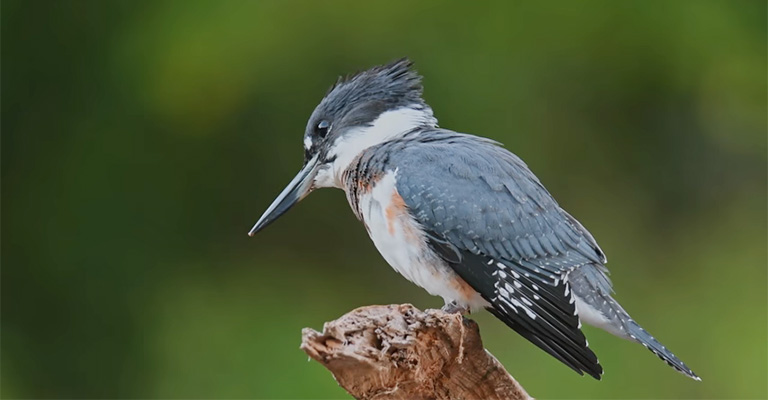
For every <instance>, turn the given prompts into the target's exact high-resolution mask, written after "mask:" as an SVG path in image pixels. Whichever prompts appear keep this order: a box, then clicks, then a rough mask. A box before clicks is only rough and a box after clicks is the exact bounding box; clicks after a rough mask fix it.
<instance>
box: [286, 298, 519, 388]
mask: <svg viewBox="0 0 768 400" xmlns="http://www.w3.org/2000/svg"><path fill="white" fill-rule="evenodd" d="M301 349H302V350H304V351H305V352H306V353H307V354H309V356H310V357H312V358H314V359H315V360H317V361H318V362H320V363H321V364H323V365H324V366H325V367H326V368H328V370H330V371H331V373H332V374H333V376H334V377H335V378H336V381H337V382H338V383H339V385H341V387H343V388H344V389H345V390H346V391H347V392H349V393H350V394H351V395H352V396H354V397H355V398H357V399H377V400H384V399H425V400H426V399H467V400H469V399H484V400H485V399H530V397H529V396H528V394H527V393H526V392H525V390H523V388H522V387H521V386H520V385H519V384H518V383H517V381H515V379H514V378H513V377H512V376H511V375H510V374H509V373H508V372H507V371H506V370H505V369H504V366H502V365H501V363H499V361H498V360H496V358H495V357H493V355H491V353H489V352H487V351H486V350H485V349H484V348H483V343H482V340H481V339H480V330H479V329H478V327H477V324H476V323H475V322H474V321H472V320H470V319H466V318H463V317H461V316H460V315H458V314H448V313H445V312H443V311H440V310H426V311H420V310H418V309H417V308H416V307H414V306H412V305H410V304H401V305H387V306H367V307H361V308H358V309H356V310H353V311H351V312H349V313H347V314H345V315H343V316H342V317H341V318H339V319H337V320H335V321H331V322H326V323H325V325H324V326H323V332H322V333H320V332H317V331H314V330H312V329H309V328H304V329H303V330H302V342H301Z"/></svg>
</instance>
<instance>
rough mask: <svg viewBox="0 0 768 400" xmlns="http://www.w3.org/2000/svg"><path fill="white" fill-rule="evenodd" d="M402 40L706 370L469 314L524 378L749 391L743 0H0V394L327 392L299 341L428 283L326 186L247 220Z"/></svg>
mask: <svg viewBox="0 0 768 400" xmlns="http://www.w3.org/2000/svg"><path fill="white" fill-rule="evenodd" d="M402 56H409V57H411V58H412V59H413V60H414V61H415V63H416V65H417V67H418V69H419V70H420V72H421V73H422V74H423V75H424V76H425V78H424V84H425V87H426V91H425V98H426V99H427V101H428V102H429V103H430V104H431V105H432V106H433V108H434V110H435V113H436V116H437V117H438V118H439V120H440V123H441V126H444V127H448V128H451V129H454V130H458V131H464V132H470V133H476V134H479V135H483V136H488V137H491V138H493V139H496V140H498V141H501V142H503V143H505V144H506V146H507V147H508V148H509V149H511V150H512V151H514V152H515V153H517V154H518V155H520V156H521V157H522V158H523V159H525V160H526V161H527V162H528V164H529V165H530V167H531V168H532V169H533V170H534V172H536V173H537V174H538V176H539V177H540V178H541V180H542V181H543V182H544V183H545V184H546V185H547V187H548V188H549V190H550V191H551V192H552V193H553V194H554V195H555V196H556V198H557V199H558V200H559V201H560V203H561V204H562V205H563V206H564V207H565V208H566V209H567V210H569V211H570V212H571V213H572V214H573V215H575V216H576V217H577V218H579V219H580V220H581V221H582V222H583V223H584V225H585V226H586V227H588V228H589V229H590V230H591V232H592V233H593V234H594V236H595V237H596V238H597V239H598V241H599V243H600V244H601V246H602V248H603V249H604V250H605V252H606V253H607V255H608V258H609V260H610V262H609V264H608V266H609V267H610V268H611V270H612V273H613V275H612V277H613V279H614V282H615V287H616V289H617V298H618V299H619V300H620V301H621V302H622V304H623V305H624V306H625V307H626V308H627V309H628V310H629V311H630V312H631V313H632V315H633V316H634V317H635V318H636V319H637V320H638V321H640V322H641V323H642V324H643V325H644V326H645V327H646V328H647V329H648V330H649V331H650V332H652V333H653V334H654V335H655V336H656V337H658V338H659V339H660V340H661V341H662V342H663V343H665V344H666V345H667V346H668V347H670V348H671V349H672V350H673V351H675V353H677V355H679V356H680V357H681V358H682V359H683V360H685V361H686V362H687V363H688V364H689V365H690V366H691V367H692V368H693V370H694V371H696V372H697V373H698V374H699V375H701V377H702V378H703V382H701V383H697V382H694V381H692V380H689V379H687V378H685V377H684V376H682V375H680V374H678V373H676V372H675V371H673V370H672V369H670V368H669V367H667V366H666V365H664V364H663V363H661V362H660V361H659V360H658V359H656V357H654V356H653V355H652V354H650V353H649V352H648V351H647V350H645V349H644V348H642V347H641V346H638V345H636V344H632V343H629V342H625V341H622V340H619V339H616V338H614V337H612V336H610V335H608V334H606V333H604V332H602V331H598V330H596V329H591V328H589V327H587V328H585V329H586V332H587V334H588V336H589V339H590V343H591V345H592V348H593V349H594V350H595V351H596V352H597V354H598V355H599V357H600V360H601V362H602V364H603V365H604V367H605V369H606V374H605V376H604V380H603V381H602V382H597V381H594V380H592V379H591V378H585V377H580V376H578V375H576V374H574V373H573V372H572V371H570V370H569V369H568V368H566V367H564V366H563V365H561V364H560V363H559V362H557V361H556V360H555V359H553V358H551V357H549V356H548V355H546V354H545V353H543V352H542V351H540V350H538V349H537V348H536V347H534V346H533V345H531V344H529V343H528V342H526V341H525V340H524V339H522V338H521V337H519V336H518V335H516V334H515V333H514V332H512V331H511V330H509V329H508V328H506V327H505V326H504V325H503V324H502V323H500V322H498V321H496V320H495V319H494V318H493V317H492V316H490V315H488V314H487V313H481V314H478V315H475V316H473V318H475V319H476V320H478V321H479V323H480V326H481V329H482V333H483V337H484V340H485V345H486V347H487V348H488V349H489V350H490V351H491V352H493V353H494V354H495V355H496V356H497V357H498V358H499V359H500V360H501V361H502V362H503V363H504V364H505V365H506V367H507V368H508V369H509V371H511V372H512V374H513V375H515V376H516V378H518V379H519V380H520V382H522V383H523V385H524V386H525V387H526V388H527V389H528V391H529V392H530V393H531V394H533V395H534V396H537V397H540V398H584V399H586V398H590V399H592V398H766V396H768V391H767V389H766V386H767V385H768V384H767V382H766V380H767V378H766V377H768V370H767V368H766V363H767V362H766V359H767V357H768V349H767V343H768V340H767V337H768V333H767V329H768V317H767V313H768V311H767V307H768V305H767V304H768V299H767V297H766V286H767V285H768V277H767V276H766V269H767V260H766V246H767V245H766V218H767V217H766V3H765V2H764V1H742V0H738V1H707V0H691V1H684V0H676V1H621V2H612V1H578V2H577V1H561V2H536V3H534V2H499V3H479V2H462V3H459V2H435V1H425V2H411V1H389V0H388V1H365V2H357V1H296V0H294V1H236V0H226V1H213V0H194V1H167V0H152V1H138V0H136V1H133V0H132V1H127V0H125V1H100V0H99V1H87V0H77V1H73V0H70V1H58V2H43V1H32V2H30V1H21V0H3V2H2V360H1V361H2V374H1V377H2V379H1V382H0V383H1V384H2V396H3V397H4V398H30V397H34V398H348V396H347V395H346V393H345V392H344V391H343V390H341V389H340V388H338V387H337V385H336V383H335V382H334V380H333V379H332V377H331V376H330V374H329V373H328V372H327V371H326V370H324V369H323V368H322V367H321V366H320V365H319V364H317V363H315V362H308V360H307V356H306V355H305V354H304V353H303V352H301V351H300V350H299V348H298V345H299V339H300V330H301V328H303V327H313V328H316V329H319V328H321V326H322V323H323V322H324V321H327V320H331V319H335V318H336V317H338V316H340V315H341V314H343V313H345V312H347V311H349V310H351V309H353V308H355V307H358V306H362V305H367V304H376V303H384V304H386V303H403V302H411V303H413V304H415V305H417V306H419V307H422V308H425V307H439V306H440V305H441V301H440V300H439V299H438V298H433V297H430V296H428V295H427V294H426V293H425V292H423V291H422V290H421V289H419V288H417V287H415V286H413V285H411V284H410V283H408V282H407V281H405V280H404V279H403V278H401V277H400V276H398V275H397V274H396V273H395V272H394V271H393V270H392V269H391V268H389V267H388V266H387V265H386V263H385V262H384V260H383V259H382V258H381V257H380V256H379V255H378V253H377V252H376V250H375V248H374V247H373V245H372V244H371V243H370V241H369V239H368V238H367V236H366V234H365V230H364V229H363V227H362V226H361V225H360V224H359V223H358V222H357V221H356V220H355V218H354V216H353V215H352V213H351V212H350V211H349V209H348V205H347V204H346V201H345V199H344V196H343V193H342V192H341V191H335V190H323V191H319V192H317V193H314V194H313V195H312V196H310V197H309V198H308V199H306V200H305V201H304V202H302V203H301V204H300V205H299V206H297V207H296V208H294V209H293V210H292V211H291V212H290V213H288V214H287V215H286V216H284V217H283V218H282V219H281V220H280V221H278V222H277V223H275V224H274V225H272V226H271V227H270V228H269V229H267V230H266V231H264V232H263V233H260V234H259V235H258V236H257V237H255V238H249V237H248V236H246V232H247V231H248V229H249V228H250V227H251V225H252V224H253V223H254V222H255V221H256V219H257V218H258V217H259V216H260V214H261V213H262V212H263V211H264V209H265V208H266V207H267V206H268V205H269V203H270V202H271V200H272V199H273V197H274V196H275V195H276V194H277V193H278V192H279V191H280V190H281V189H282V187H283V185H285V184H286V183H287V182H288V181H289V180H290V179H291V178H292V177H293V174H294V173H295V172H297V171H298V169H299V167H300V166H301V162H302V144H301V143H302V134H303V129H304V126H305V122H306V119H307V117H308V116H309V114H310V113H311V111H312V109H313V108H314V106H315V105H316V104H317V102H319V100H320V99H321V97H322V96H323V94H324V93H325V90H326V89H327V87H328V86H329V85H331V84H332V83H333V82H334V81H335V79H336V77H337V76H338V75H340V74H346V73H350V72H354V71H356V70H360V69H364V68H367V67H369V66H372V65H375V64H380V63H384V62H388V61H390V60H393V59H395V58H399V57H402Z"/></svg>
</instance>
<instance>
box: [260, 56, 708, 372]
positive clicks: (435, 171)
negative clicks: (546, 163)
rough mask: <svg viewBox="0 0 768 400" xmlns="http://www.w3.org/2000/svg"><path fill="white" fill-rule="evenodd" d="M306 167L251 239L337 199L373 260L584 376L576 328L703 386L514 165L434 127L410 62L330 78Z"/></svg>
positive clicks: (499, 150)
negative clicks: (330, 191) (637, 347)
mask: <svg viewBox="0 0 768 400" xmlns="http://www.w3.org/2000/svg"><path fill="white" fill-rule="evenodd" d="M303 144H304V165H303V167H302V169H301V170H300V172H299V173H298V174H297V175H296V176H295V177H294V178H293V180H292V181H291V182H290V183H289V184H288V186H287V187H286V188H285V189H284V190H283V191H282V192H281V193H280V194H279V195H278V196H277V198H276V199H275V200H274V201H273V202H272V204H271V205H270V206H269V207H268V208H267V210H266V211H265V212H264V214H263V215H262V216H261V218H259V220H258V222H256V224H255V225H254V226H253V228H252V229H251V231H250V232H249V235H250V236H253V235H254V234H255V233H256V232H259V231H260V230H262V229H264V228H265V227H266V226H268V225H269V224H271V223H272V222H274V221H275V220H276V219H277V218H279V217H280V216H281V215H283V214H284V213H285V212H286V211H288V210H289V209H290V208H291V207H292V206H294V205H295V204H296V203H298V202H299V201H300V200H302V199H304V198H305V197H306V196H307V195H308V194H309V193H311V192H312V191H314V190H316V189H320V188H338V189H342V190H344V192H345V194H346V198H347V201H348V203H349V205H350V207H351V208H352V211H353V213H354V214H355V216H356V217H357V218H358V219H359V220H360V221H361V222H362V223H363V225H364V226H365V229H366V231H367V232H368V235H369V237H370V239H371V240H372V241H373V243H374V245H375V247H376V249H377V250H378V251H379V253H381V256H383V258H384V259H385V260H386V261H387V263H388V264H389V265H390V266H392V268H394V269H395V270H396V271H397V272H398V273H400V274H401V275H402V276H404V277H405V278H406V279H408V280H409V281H411V282H413V283H414V284H416V285H418V286H420V287H421V288H423V289H425V290H426V291H427V292H429V293H430V294H431V295H434V296H440V297H442V298H443V300H444V302H445V306H444V307H443V310H444V311H446V312H451V313H462V314H465V313H470V312H474V311H478V310H483V309H485V310H488V311H489V312H490V313H491V314H493V315H494V316H496V317H497V318H498V319H499V320H501V321H502V322H504V323H505V324H506V325H507V326H509V327H510V328H511V329H513V330H514V331H516V332H517V333H518V334H520V335H521V336H523V337H524V338H525V339H527V340H529V341H530V342H532V343H533V344H534V345H536V346H538V347H539V348H541V349H542V350H544V351H545V352H547V353H549V354H550V355H552V356H553V357H555V358H556V359H557V360H559V361H561V362H562V363H563V364H565V365H566V366H568V367H570V368H571V369H573V370H574V371H576V372H577V373H579V374H580V375H584V374H587V375H590V376H592V377H594V378H595V379H598V380H600V379H601V376H602V374H603V368H602V366H601V365H600V363H599V361H598V359H597V356H596V355H595V353H594V352H593V351H592V350H591V349H590V348H589V344H588V342H587V340H586V338H585V336H584V334H583V332H582V331H581V327H582V322H584V323H587V324H590V325H593V326H596V327H598V328H601V329H603V330H605V331H607V332H609V333H611V334H613V335H615V336H618V337H620V338H623V339H628V340H630V341H634V342H637V343H639V344H641V345H643V346H645V347H646V348H647V349H648V350H650V351H651V352H653V353H654V354H655V355H656V356H658V357H659V358H660V359H661V360H663V361H665V362H666V363H667V364H668V365H669V366H671V367H672V368H674V369H675V370H677V371H679V372H681V373H682V374H684V375H686V376H688V377H690V378H693V379H695V380H701V379H700V378H699V377H698V376H697V375H696V374H695V373H694V372H693V371H691V369H690V368H688V366H686V365H685V364H684V363H683V362H682V361H681V360H680V359H679V358H677V356H675V355H674V354H673V353H672V352H671V351H669V350H668V349H667V348H666V347H665V346H663V345H662V344H661V343H660V342H659V341H657V340H656V339H655V338H654V337H653V336H651V335H650V334H649V333H648V332H646V331H645V330H644V329H643V328H642V327H641V326H640V325H639V324H638V323H637V322H635V321H634V320H633V319H632V318H631V317H630V316H629V314H628V313H627V312H626V311H625V310H624V308H623V307H622V306H621V305H619V303H618V302H617V301H616V300H615V299H614V298H613V293H614V292H613V286H612V282H611V280H610V279H609V278H608V270H607V269H606V267H605V264H606V262H607V259H606V256H605V254H604V253H603V251H602V249H601V248H600V246H598V244H597V242H596V241H595V239H594V237H593V236H592V234H590V233H589V231H587V229H586V228H584V226H583V225H582V224H581V223H579V221H577V220H576V219H575V218H574V217H572V216H571V215H570V214H569V213H568V212H566V211H565V210H564V209H563V208H562V207H560V205H559V204H558V202H557V201H556V200H555V199H554V198H553V197H552V195H551V194H550V193H549V192H548V191H547V189H546V188H545V187H544V186H543V185H542V183H541V182H540V181H539V179H538V178H537V177H536V176H535V175H534V173H533V172H532V171H531V170H530V169H529V168H528V166H527V165H526V164H525V162H523V160H522V159H520V158H519V157H518V156H516V155H515V154H513V153H512V152H510V151H509V150H507V149H505V148H504V147H503V145H501V144H500V143H499V142H496V141H494V140H491V139H488V138H484V137H480V136H475V135H471V134H467V133H459V132H454V131H452V130H449V129H444V128H441V127H439V126H438V124H437V119H436V118H435V116H434V113H433V110H432V108H431V107H430V106H429V105H428V104H427V103H426V102H425V101H424V99H423V85H422V77H421V75H419V73H418V72H417V71H416V70H415V68H414V66H413V63H412V62H411V61H410V60H409V59H408V58H402V59H398V60H395V61H392V62H390V63H388V64H384V65H378V66H374V67H372V68H370V69H367V70H364V71H361V72H358V73H355V74H352V75H347V76H346V77H339V79H338V80H337V81H336V83H335V84H334V85H332V86H331V88H330V89H329V90H328V91H327V93H326V94H325V96H324V97H323V99H322V100H321V101H320V103H319V104H318V105H317V107H316V108H315V109H314V111H313V112H312V114H311V116H310V118H309V121H308V122H307V125H306V129H305V132H304V140H303Z"/></svg>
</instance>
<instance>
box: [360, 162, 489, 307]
mask: <svg viewBox="0 0 768 400" xmlns="http://www.w3.org/2000/svg"><path fill="white" fill-rule="evenodd" d="M396 175H397V171H389V172H387V173H386V174H385V175H384V177H382V178H381V179H380V180H379V181H378V182H376V183H375V186H374V187H373V189H372V190H370V191H369V192H368V193H365V194H362V195H361V196H360V199H359V201H358V204H359V209H360V215H361V217H362V218H363V223H365V226H366V229H367V230H368V235H369V236H370V237H371V240H373V243H374V245H375V246H376V249H378V250H379V253H381V255H382V256H383V257H384V259H385V260H386V261H387V263H389V265H391V266H392V268H394V269H395V271H397V272H398V273H400V274H401V275H403V276H404V277H405V278H406V279H408V280H409V281H411V282H413V283H415V284H417V285H419V286H421V287H422V288H424V289H426V291H427V292H429V293H430V294H431V295H434V296H440V297H442V298H443V299H444V300H445V302H446V303H449V302H452V301H455V302H456V303H457V304H459V305H460V306H463V307H469V308H470V309H472V310H477V309H482V308H485V307H488V306H489V304H488V303H487V302H486V301H485V300H484V299H483V298H482V297H481V296H480V295H479V293H477V292H476V291H475V290H474V289H472V288H471V287H470V286H469V285H468V284H467V283H466V282H465V281H464V280H462V279H461V278H460V277H459V276H458V275H457V274H456V273H455V272H453V270H452V269H451V268H450V267H449V266H448V265H447V264H446V263H445V262H444V261H443V260H442V259H440V257H439V256H438V255H437V254H435V253H434V251H432V250H431V249H429V247H428V246H427V245H426V242H425V238H424V234H423V232H422V229H421V227H420V226H419V225H418V223H417V222H416V221H415V220H414V219H413V217H411V216H410V214H409V213H408V211H407V209H406V207H405V204H404V203H403V200H402V198H401V197H400V195H399V194H398V193H397V189H396V187H395V179H396Z"/></svg>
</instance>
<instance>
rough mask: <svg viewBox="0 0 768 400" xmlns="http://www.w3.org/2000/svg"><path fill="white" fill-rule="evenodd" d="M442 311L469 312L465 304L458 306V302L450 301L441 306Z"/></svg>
mask: <svg viewBox="0 0 768 400" xmlns="http://www.w3.org/2000/svg"><path fill="white" fill-rule="evenodd" d="M441 310H442V311H443V312H447V313H448V314H462V315H464V314H469V307H467V306H460V305H459V303H457V302H455V301H452V302H450V303H445V305H444V306H443V308H441Z"/></svg>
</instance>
